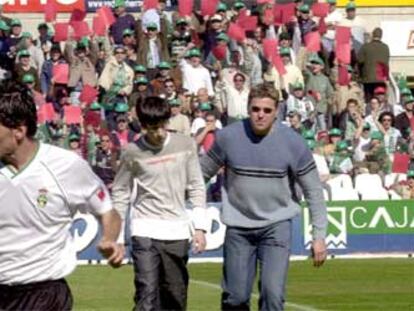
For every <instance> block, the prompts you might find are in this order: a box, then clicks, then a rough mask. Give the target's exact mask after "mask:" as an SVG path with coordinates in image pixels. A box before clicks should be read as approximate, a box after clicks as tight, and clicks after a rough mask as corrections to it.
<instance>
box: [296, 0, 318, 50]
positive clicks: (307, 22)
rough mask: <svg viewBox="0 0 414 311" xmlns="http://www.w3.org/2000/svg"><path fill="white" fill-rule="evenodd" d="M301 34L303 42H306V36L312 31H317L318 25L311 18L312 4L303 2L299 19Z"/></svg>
mask: <svg viewBox="0 0 414 311" xmlns="http://www.w3.org/2000/svg"><path fill="white" fill-rule="evenodd" d="M297 23H298V27H299V30H300V35H301V38H302V44H305V36H306V35H307V34H308V33H310V32H311V31H316V30H317V28H318V25H317V24H316V22H315V21H314V20H313V19H312V18H311V15H310V6H309V5H308V4H302V5H301V6H299V18H298V19H297Z"/></svg>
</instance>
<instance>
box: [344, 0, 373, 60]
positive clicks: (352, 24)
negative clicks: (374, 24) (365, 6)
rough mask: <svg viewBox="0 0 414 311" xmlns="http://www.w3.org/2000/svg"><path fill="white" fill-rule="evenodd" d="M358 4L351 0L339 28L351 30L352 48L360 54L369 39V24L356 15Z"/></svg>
mask: <svg viewBox="0 0 414 311" xmlns="http://www.w3.org/2000/svg"><path fill="white" fill-rule="evenodd" d="M356 9H357V6H356V3H355V1H353V0H350V1H349V2H348V3H347V4H346V6H345V16H344V18H343V19H342V20H341V21H340V23H339V26H344V27H349V28H351V35H352V48H353V50H355V52H357V53H358V51H359V49H360V48H361V46H362V44H364V43H365V42H366V40H367V38H368V37H369V34H368V32H367V28H368V27H367V26H368V23H367V21H366V20H365V19H363V18H362V17H361V16H359V15H357V14H356Z"/></svg>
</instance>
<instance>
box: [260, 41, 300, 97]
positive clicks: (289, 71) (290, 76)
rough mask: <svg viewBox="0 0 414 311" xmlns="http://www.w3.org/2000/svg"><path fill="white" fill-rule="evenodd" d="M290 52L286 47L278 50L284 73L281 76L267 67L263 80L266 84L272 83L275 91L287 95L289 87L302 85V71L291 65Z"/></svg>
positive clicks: (273, 69) (272, 68)
mask: <svg viewBox="0 0 414 311" xmlns="http://www.w3.org/2000/svg"><path fill="white" fill-rule="evenodd" d="M291 53H292V50H291V49H290V48H287V47H280V48H279V55H280V57H281V58H282V62H283V64H284V66H285V69H286V73H285V74H284V75H283V76H281V75H280V74H279V72H278V71H277V70H276V68H275V67H274V66H271V65H270V66H269V67H268V70H267V71H266V73H265V74H264V80H265V81H267V82H273V84H274V87H275V89H277V90H280V89H282V90H285V91H286V92H287V93H289V86H290V85H292V84H294V83H300V84H302V85H303V84H304V79H303V75H302V71H301V70H300V69H299V67H297V66H296V65H294V64H293V63H292V59H291Z"/></svg>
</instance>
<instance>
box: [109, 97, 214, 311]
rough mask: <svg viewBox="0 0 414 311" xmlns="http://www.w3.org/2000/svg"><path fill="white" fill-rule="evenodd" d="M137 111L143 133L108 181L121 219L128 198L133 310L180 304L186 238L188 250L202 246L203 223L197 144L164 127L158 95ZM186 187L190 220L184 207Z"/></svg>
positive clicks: (166, 112) (164, 108)
mask: <svg viewBox="0 0 414 311" xmlns="http://www.w3.org/2000/svg"><path fill="white" fill-rule="evenodd" d="M137 116H138V118H139V120H140V123H141V125H142V127H143V129H144V132H145V134H144V135H143V136H142V137H141V138H140V139H139V140H138V142H136V143H131V144H130V145H129V146H128V147H127V149H126V151H125V153H124V155H123V157H122V159H121V165H120V169H119V171H118V174H117V175H116V177H115V181H114V185H113V187H112V196H113V197H112V198H113V204H114V207H115V209H117V210H118V211H119V212H120V214H121V217H122V218H123V219H125V215H126V210H127V208H128V205H129V202H130V201H132V202H133V203H132V211H131V213H130V217H131V219H130V224H131V236H132V257H133V260H134V270H135V288H136V293H135V310H185V309H186V301H187V287H188V272H187V268H186V263H187V260H188V249H189V239H190V238H191V237H192V239H193V251H194V252H201V251H203V250H204V248H205V244H206V242H205V237H204V232H205V231H207V229H208V228H207V227H208V226H209V224H208V222H206V217H205V211H206V209H205V207H206V205H205V200H206V198H205V186H204V181H203V178H202V174H201V170H200V164H199V162H198V156H197V148H196V145H195V142H194V140H193V139H191V138H190V137H187V136H184V135H181V134H175V133H169V132H167V125H168V119H169V117H170V107H169V106H168V103H167V102H166V101H165V100H164V99H161V98H159V97H147V98H146V99H145V100H144V101H141V102H139V103H138V104H137ZM133 185H137V188H136V191H134V193H135V197H133V198H132V200H131V195H132V192H133V191H132V190H133V189H132V187H133ZM186 192H187V193H188V197H189V200H190V203H191V205H192V207H193V217H192V218H193V222H191V220H190V218H189V216H188V214H187V211H186V208H185V193H186Z"/></svg>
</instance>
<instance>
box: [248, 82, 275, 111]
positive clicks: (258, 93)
mask: <svg viewBox="0 0 414 311" xmlns="http://www.w3.org/2000/svg"><path fill="white" fill-rule="evenodd" d="M253 98H271V99H273V100H274V101H275V107H276V108H277V107H278V105H279V92H278V91H277V90H276V89H275V87H274V86H273V84H272V83H262V84H258V85H256V86H255V87H252V89H251V90H250V93H249V105H250V104H251V102H252V100H253Z"/></svg>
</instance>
